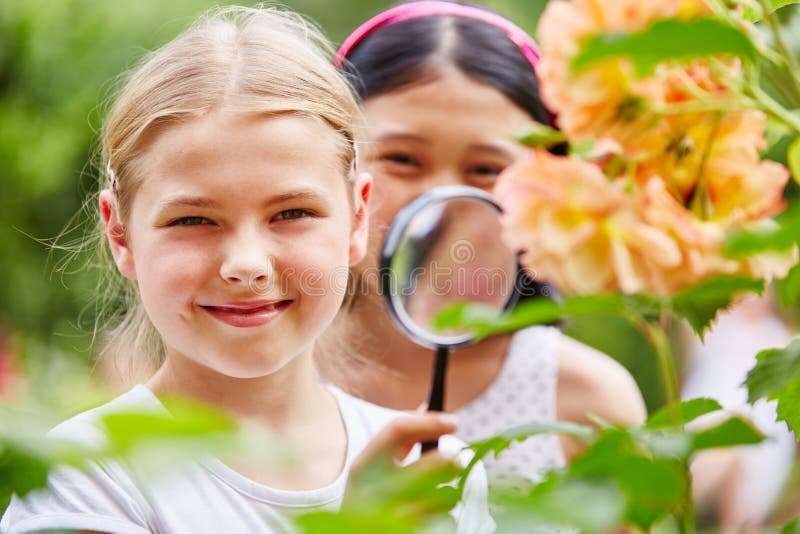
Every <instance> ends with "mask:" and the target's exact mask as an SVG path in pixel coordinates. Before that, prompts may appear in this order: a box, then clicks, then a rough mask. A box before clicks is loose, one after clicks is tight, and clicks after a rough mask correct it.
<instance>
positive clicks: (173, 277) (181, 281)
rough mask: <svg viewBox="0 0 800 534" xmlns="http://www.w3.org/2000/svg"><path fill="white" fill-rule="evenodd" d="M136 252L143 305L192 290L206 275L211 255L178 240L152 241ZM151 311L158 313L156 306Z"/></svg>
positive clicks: (211, 261)
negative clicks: (168, 242)
mask: <svg viewBox="0 0 800 534" xmlns="http://www.w3.org/2000/svg"><path fill="white" fill-rule="evenodd" d="M143 245H147V244H143ZM137 252H138V253H136V260H135V261H136V265H137V275H138V283H139V291H140V292H141V294H142V299H143V300H144V301H145V305H146V306H148V304H152V303H155V302H159V303H162V302H166V301H168V300H170V299H176V298H177V299H178V300H181V297H182V296H183V295H189V294H191V293H192V289H196V286H197V285H198V282H199V281H200V280H201V279H205V278H206V277H207V275H208V272H209V271H210V270H211V265H212V263H213V256H214V255H213V254H212V253H211V251H208V250H205V249H204V248H199V247H196V246H187V245H183V244H180V243H178V244H176V243H170V244H159V243H152V244H149V246H143V247H142V248H141V249H140V250H138V251H137ZM148 308H152V306H148ZM153 311H154V312H156V313H157V309H154V310H153Z"/></svg>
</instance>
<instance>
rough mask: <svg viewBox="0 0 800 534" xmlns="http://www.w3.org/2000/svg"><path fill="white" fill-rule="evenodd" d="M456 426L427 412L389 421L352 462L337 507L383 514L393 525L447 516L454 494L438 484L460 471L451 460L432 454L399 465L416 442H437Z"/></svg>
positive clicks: (451, 506)
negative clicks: (379, 511) (342, 495)
mask: <svg viewBox="0 0 800 534" xmlns="http://www.w3.org/2000/svg"><path fill="white" fill-rule="evenodd" d="M456 426H457V425H456V422H455V419H454V418H453V417H452V416H450V415H447V414H441V413H432V412H428V413H417V414H414V415H408V416H405V417H398V418H397V419H395V420H394V421H392V422H391V423H390V424H389V425H387V426H386V428H384V429H383V430H382V431H381V432H380V433H379V434H378V435H377V436H376V437H375V438H374V439H373V440H372V441H371V442H370V444H369V445H367V447H366V448H365V449H364V451H363V452H362V453H361V455H360V456H359V457H358V458H357V459H356V460H355V462H353V467H352V470H351V477H350V483H349V486H348V489H347V492H346V494H345V499H344V503H343V505H342V508H343V509H346V508H349V509H350V510H351V511H358V510H360V511H361V512H366V511H368V510H371V511H372V513H375V511H376V510H383V512H382V513H385V514H388V515H389V516H391V517H392V518H394V519H395V520H397V521H400V522H403V521H412V522H413V523H415V524H417V522H420V521H425V520H426V519H430V518H432V517H433V516H436V515H439V514H446V513H447V512H449V511H450V510H451V509H452V508H453V507H454V506H455V504H456V503H457V502H458V492H457V491H456V490H455V489H454V488H442V487H441V486H442V485H443V484H446V483H448V482H451V481H452V480H454V479H455V478H456V477H457V476H458V475H459V474H460V473H461V472H462V468H461V466H459V465H457V464H456V462H455V460H456V459H455V458H447V457H445V456H443V455H442V454H441V453H439V451H437V450H432V451H429V452H426V453H425V454H423V455H422V457H421V458H420V459H419V460H418V461H416V462H413V463H411V464H410V465H408V466H407V467H403V465H404V462H403V461H404V460H406V459H407V457H408V456H409V453H410V452H411V450H412V449H413V447H414V445H415V444H417V443H420V442H428V441H436V440H438V439H439V437H441V436H442V435H444V434H451V433H453V432H454V431H455V430H456ZM448 490H449V491H448ZM356 513H358V512H356Z"/></svg>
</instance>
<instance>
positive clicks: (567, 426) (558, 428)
mask: <svg viewBox="0 0 800 534" xmlns="http://www.w3.org/2000/svg"><path fill="white" fill-rule="evenodd" d="M540 434H563V435H565V436H573V437H576V438H578V439H581V440H584V441H588V440H590V439H591V438H592V436H593V435H594V430H592V428H591V427H588V426H584V425H577V424H575V423H565V422H558V421H556V422H554V423H529V424H526V425H519V426H515V427H511V428H509V429H506V430H504V431H503V432H501V433H499V434H496V435H494V436H491V437H489V438H486V439H484V440H481V441H476V442H473V443H470V444H469V448H470V449H472V450H473V451H474V452H475V454H474V455H473V457H472V459H471V460H470V462H469V464H468V465H467V467H466V469H465V470H464V473H463V474H462V476H461V482H460V487H461V488H463V486H464V483H465V482H466V480H467V476H468V475H469V473H470V471H472V468H473V467H474V466H475V464H477V463H478V462H479V461H480V460H482V459H483V458H484V457H485V456H486V455H487V454H489V453H492V454H494V457H495V458H496V457H497V455H498V454H500V453H501V452H503V451H504V450H506V449H507V448H509V447H510V446H511V444H512V443H514V442H515V441H525V440H526V439H528V438H530V437H532V436H537V435H540Z"/></svg>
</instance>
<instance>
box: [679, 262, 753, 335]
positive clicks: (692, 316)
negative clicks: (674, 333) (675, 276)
mask: <svg viewBox="0 0 800 534" xmlns="http://www.w3.org/2000/svg"><path fill="white" fill-rule="evenodd" d="M763 290H764V281H763V280H758V279H754V278H747V277H744V276H723V277H718V278H711V279H709V280H706V281H705V282H702V283H700V284H698V285H696V286H694V287H690V288H689V289H685V290H683V291H680V292H678V293H676V294H675V295H673V296H672V298H671V306H672V311H673V313H675V314H676V315H678V316H680V317H683V318H684V319H686V320H687V321H688V322H689V324H690V325H691V326H692V329H693V330H694V331H695V332H696V333H697V335H699V336H700V337H701V338H702V336H703V333H704V332H705V330H706V328H708V326H709V325H710V324H711V322H712V321H713V320H714V318H715V317H716V316H717V312H719V311H720V310H724V309H725V308H727V307H728V306H730V304H731V302H732V300H733V298H734V296H735V295H736V294H737V293H742V292H746V291H755V292H757V293H759V294H760V293H761V292H762V291H763Z"/></svg>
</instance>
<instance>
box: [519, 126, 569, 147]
mask: <svg viewBox="0 0 800 534" xmlns="http://www.w3.org/2000/svg"><path fill="white" fill-rule="evenodd" d="M516 139H517V141H519V142H520V143H522V144H523V145H525V146H527V147H531V148H538V147H544V148H547V147H551V146H554V145H557V144H559V143H563V142H564V141H566V140H567V138H566V137H565V136H564V134H563V133H562V132H560V131H559V130H556V129H555V128H551V127H549V126H547V125H546V124H541V123H539V122H534V123H531V124H530V125H528V126H526V127H525V129H524V130H523V131H521V132H518V133H517V135H516Z"/></svg>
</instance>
